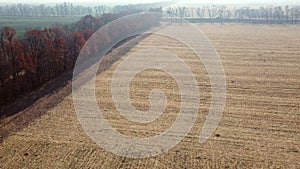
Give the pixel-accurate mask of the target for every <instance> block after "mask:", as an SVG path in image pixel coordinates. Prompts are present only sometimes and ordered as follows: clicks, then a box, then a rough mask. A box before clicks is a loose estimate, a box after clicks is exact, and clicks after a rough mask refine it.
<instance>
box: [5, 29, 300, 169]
mask: <svg viewBox="0 0 300 169" xmlns="http://www.w3.org/2000/svg"><path fill="white" fill-rule="evenodd" d="M171 26H174V27H176V26H177V27H178V26H184V25H171ZM171 26H168V27H166V28H164V29H168V28H170V27H171ZM198 27H199V28H200V29H201V30H202V31H203V32H204V33H205V34H206V35H207V36H208V38H209V39H210V40H211V41H212V43H213V44H214V46H215V48H216V50H217V51H218V53H219V55H220V57H221V59H222V62H223V65H224V70H225V73H226V83H227V99H226V105H225V106H226V107H225V111H224V114H223V117H222V119H221V122H220V124H219V126H218V128H217V130H216V131H215V133H214V135H213V136H212V137H211V138H210V139H209V140H207V141H206V142H205V143H203V144H200V143H199V142H198V137H199V133H200V131H201V127H202V126H203V123H204V121H205V117H206V115H207V113H208V111H209V106H210V102H211V85H210V83H209V78H208V75H207V72H206V70H205V68H204V65H203V64H202V63H201V62H200V60H199V59H198V58H197V56H195V55H194V53H193V52H192V51H191V50H190V49H189V48H187V47H186V46H184V45H183V44H181V43H180V42H179V41H177V40H175V39H172V38H169V37H164V36H159V35H155V34H153V35H150V36H148V37H146V38H145V39H143V40H142V41H141V42H140V43H138V44H137V45H136V46H135V47H134V48H132V49H131V51H130V52H129V53H128V54H127V55H125V56H124V57H122V58H121V59H120V60H119V61H117V62H116V63H114V64H113V65H112V66H111V67H110V68H109V69H108V70H106V71H104V72H102V73H100V74H99V75H98V76H97V77H96V96H97V99H98V100H97V101H98V104H99V107H100V108H101V109H102V110H104V115H105V117H106V118H107V119H108V121H109V122H110V124H111V125H112V126H113V127H114V128H116V129H117V130H118V131H119V132H120V133H122V134H126V135H128V136H131V137H150V136H154V135H157V134H159V133H161V132H162V131H164V130H166V129H167V128H169V127H170V126H171V124H172V123H173V122H174V120H175V119H176V116H177V114H178V110H179V108H180V104H179V101H180V96H179V94H180V93H179V89H178V87H177V85H176V83H175V81H174V80H173V79H172V77H170V75H168V74H166V73H165V72H162V71H158V70H147V71H143V72H141V73H139V74H138V75H137V76H136V77H135V78H134V79H133V81H132V83H131V87H130V97H131V101H132V104H133V105H134V106H135V107H136V108H137V109H138V110H147V109H148V108H149V106H150V103H149V101H148V95H149V93H150V91H151V90H152V89H157V88H159V89H162V90H163V91H164V92H165V93H166V96H167V98H168V102H167V106H166V110H165V112H164V114H163V115H162V116H161V117H160V118H159V119H157V120H155V121H154V122H153V123H149V124H138V123H134V122H130V121H128V120H126V119H125V118H124V117H122V116H121V115H120V114H118V112H117V111H116V109H115V106H114V105H113V102H112V97H111V90H110V87H111V85H110V84H111V78H112V75H113V73H114V71H115V70H116V68H117V66H118V65H119V64H120V63H121V62H122V61H123V60H124V59H125V58H126V57H127V56H130V54H132V53H134V52H137V51H138V50H140V49H144V48H148V47H156V48H160V49H166V50H169V51H172V52H173V53H175V54H177V55H178V56H179V57H180V58H182V59H183V60H184V61H185V63H186V64H187V65H188V66H189V67H190V68H191V70H192V72H193V73H194V74H195V77H196V80H197V83H198V87H199V92H200V95H201V97H200V110H199V115H198V118H197V120H196V123H195V125H194V127H193V128H192V130H191V131H190V132H189V133H188V135H187V136H186V137H185V139H183V140H182V141H181V142H180V144H178V145H177V146H175V147H174V148H172V149H171V150H169V151H168V152H167V153H163V154H161V155H158V156H155V157H149V158H145V159H131V158H125V157H119V156H116V155H114V154H112V153H110V152H108V151H106V150H105V149H102V148H100V147H99V146H98V145H96V144H95V143H94V142H93V141H92V140H91V139H90V138H89V137H88V136H87V135H86V134H85V133H84V131H83V129H82V128H81V126H80V124H79V121H78V119H77V116H76V113H75V110H74V105H73V102H72V96H71V95H68V96H67V97H65V98H64V99H63V101H62V102H60V103H59V104H58V105H57V106H55V107H54V108H50V109H49V110H47V111H46V112H39V109H40V110H45V107H46V109H47V107H52V106H51V103H52V102H54V101H55V100H56V99H57V98H58V97H59V96H60V95H62V96H63V95H65V93H66V92H70V90H71V84H70V83H69V84H68V85H67V86H66V87H64V88H63V89H61V90H60V91H58V92H57V93H53V95H50V96H48V97H45V98H43V99H41V100H39V101H38V102H37V103H36V104H34V105H33V106H32V107H29V108H28V109H26V110H24V111H23V112H20V113H18V114H16V115H13V116H10V117H7V118H5V119H1V124H0V129H1V133H5V132H11V131H14V130H13V129H12V128H18V130H17V131H16V132H12V133H11V135H10V136H9V137H7V138H5V139H4V140H3V142H1V144H0V168H295V169H296V168H300V161H299V159H300V48H299V46H300V34H299V32H300V26H299V25H248V24H245V25H240V24H225V25H217V24H201V25H200V24H199V25H198ZM116 50H118V49H116ZM33 112H35V113H37V114H43V115H41V116H37V118H34V117H36V116H34V115H31V116H30V117H31V118H29V119H28V118H26V116H24V114H25V115H26V114H31V113H33ZM23 121H31V123H29V125H28V126H27V125H24V128H20V127H19V126H18V124H19V123H20V124H24V122H23Z"/></svg>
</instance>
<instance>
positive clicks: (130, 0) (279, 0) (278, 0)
mask: <svg viewBox="0 0 300 169" xmlns="http://www.w3.org/2000/svg"><path fill="white" fill-rule="evenodd" d="M160 1H167V0H10V1H9V2H10V3H32V4H41V3H44V4H45V3H62V2H72V3H84V4H87V2H92V3H93V4H94V3H100V4H107V3H109V4H135V3H148V2H149V3H150V2H160ZM181 2H184V3H215V4H220V3H225V4H227V3H228V4H249V3H256V4H262V3H264V4H300V2H299V0H182V1H181ZM0 3H8V0H0Z"/></svg>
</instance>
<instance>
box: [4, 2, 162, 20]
mask: <svg viewBox="0 0 300 169" xmlns="http://www.w3.org/2000/svg"><path fill="white" fill-rule="evenodd" d="M162 5H165V3H149V4H132V5H116V6H114V7H109V6H105V5H97V6H94V7H88V6H83V5H74V4H73V3H69V2H64V3H60V4H56V5H53V6H50V5H44V4H40V5H33V4H21V3H19V4H10V5H5V6H0V16H22V17H28V16H32V17H53V16H57V17H64V16H85V15H94V16H101V15H103V14H105V13H121V12H122V13H125V12H131V13H132V12H141V11H148V10H149V9H150V8H152V9H158V8H159V7H160V6H162Z"/></svg>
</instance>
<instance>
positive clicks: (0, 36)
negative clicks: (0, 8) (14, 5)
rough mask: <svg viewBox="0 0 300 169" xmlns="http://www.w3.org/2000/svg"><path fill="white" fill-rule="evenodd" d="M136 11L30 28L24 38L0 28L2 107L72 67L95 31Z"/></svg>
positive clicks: (136, 23)
mask: <svg viewBox="0 0 300 169" xmlns="http://www.w3.org/2000/svg"><path fill="white" fill-rule="evenodd" d="M134 12H135V11H131V12H130V11H126V12H120V13H110V14H102V15H101V16H92V15H87V16H85V17H83V18H82V19H81V20H80V21H78V22H76V23H74V24H72V25H68V26H65V27H62V26H53V27H50V28H45V29H42V30H40V29H33V30H28V31H27V32H26V33H25V35H24V36H23V38H21V39H19V38H16V37H15V35H16V30H15V29H14V28H12V27H8V26H5V27H2V28H0V107H1V106H3V105H6V104H8V103H11V102H12V101H14V100H15V99H16V98H18V97H19V96H22V95H24V94H26V93H28V92H30V91H32V90H34V89H36V88H37V87H39V86H41V85H43V84H45V83H46V82H48V81H49V80H51V79H53V78H55V77H57V76H59V75H61V74H62V73H64V72H66V71H69V70H72V69H73V68H74V65H75V62H76V60H77V57H78V55H79V53H80V51H81V49H82V47H83V46H84V44H85V43H86V41H87V40H88V39H89V38H90V37H91V35H92V34H93V33H94V32H95V31H97V30H98V29H99V28H100V27H102V26H104V25H105V24H106V23H108V22H111V21H112V20H115V19H117V18H120V17H122V16H124V15H128V14H130V13H134ZM131 22H132V23H129V24H131V25H134V26H135V27H141V28H143V27H150V26H153V25H154V24H157V23H158V22H159V21H158V18H153V19H152V20H147V22H134V21H131ZM141 24H143V25H141ZM96 45H101V44H96ZM89 50H91V51H85V52H87V53H88V52H95V50H97V46H95V47H94V48H92V49H89ZM92 50H93V51H92Z"/></svg>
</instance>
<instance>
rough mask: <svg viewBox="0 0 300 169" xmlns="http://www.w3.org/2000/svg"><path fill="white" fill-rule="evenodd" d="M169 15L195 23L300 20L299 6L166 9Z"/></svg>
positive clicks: (289, 21)
mask: <svg viewBox="0 0 300 169" xmlns="http://www.w3.org/2000/svg"><path fill="white" fill-rule="evenodd" d="M165 12H166V13H167V14H169V15H173V16H177V17H180V18H186V19H188V20H191V21H195V22H197V21H198V22H201V21H203V22H251V23H297V22H299V19H300V7H299V6H288V5H285V6H266V7H263V6H262V7H259V8H250V7H249V6H245V7H240V8H237V7H227V6H225V5H219V6H218V5H211V6H202V7H196V8H195V7H184V6H183V7H168V8H167V9H166V11H165Z"/></svg>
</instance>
